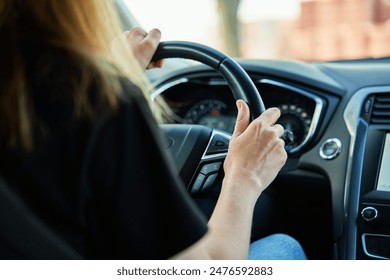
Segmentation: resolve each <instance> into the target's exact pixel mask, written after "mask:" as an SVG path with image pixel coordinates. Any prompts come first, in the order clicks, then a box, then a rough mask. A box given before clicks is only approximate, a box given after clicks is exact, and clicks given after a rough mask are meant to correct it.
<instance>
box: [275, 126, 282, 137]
mask: <svg viewBox="0 0 390 280" xmlns="http://www.w3.org/2000/svg"><path fill="white" fill-rule="evenodd" d="M273 128H274V129H275V130H276V134H277V135H278V137H282V135H283V133H284V128H283V126H281V125H280V124H275V125H274V126H273Z"/></svg>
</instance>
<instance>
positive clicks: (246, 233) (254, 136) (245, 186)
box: [174, 100, 287, 259]
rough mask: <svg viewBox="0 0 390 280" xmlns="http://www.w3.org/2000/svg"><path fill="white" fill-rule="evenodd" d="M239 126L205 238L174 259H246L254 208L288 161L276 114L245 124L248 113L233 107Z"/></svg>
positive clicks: (240, 104) (273, 111) (239, 103)
mask: <svg viewBox="0 0 390 280" xmlns="http://www.w3.org/2000/svg"><path fill="white" fill-rule="evenodd" d="M237 107H238V109H239V111H238V117H237V123H236V127H235V130H234V133H233V135H232V139H231V141H230V144H229V152H228V155H227V157H226V160H225V163H224V170H225V178H224V180H223V184H222V191H221V194H220V197H219V199H218V202H217V205H216V207H215V209H214V212H213V214H212V216H211V218H210V221H209V223H208V225H209V231H208V233H207V234H206V235H205V236H204V237H203V238H202V239H200V240H199V241H198V242H196V243H195V244H193V245H192V246H190V247H189V248H187V249H186V250H184V251H183V252H181V253H179V254H177V255H176V256H174V258H175V259H246V258H247V257H248V248H249V242H250V230H251V226H252V217H253V210H254V206H255V203H256V201H257V199H258V197H259V196H260V194H261V193H262V191H263V190H264V189H266V188H267V187H268V185H269V184H270V183H271V182H272V181H273V180H274V179H275V177H276V175H277V173H278V172H279V171H280V169H281V168H282V166H283V165H284V163H285V162H286V159H287V154H286V152H285V150H284V142H283V140H282V139H280V137H281V135H282V134H283V131H284V129H283V127H282V126H280V125H278V124H275V122H276V121H277V119H278V118H279V117H280V111H279V110H278V109H276V108H271V109H268V110H267V111H265V112H264V113H263V114H262V115H261V116H260V117H259V118H257V119H256V120H254V121H253V122H252V123H250V124H249V108H248V106H247V105H246V103H245V102H244V101H242V100H239V101H237Z"/></svg>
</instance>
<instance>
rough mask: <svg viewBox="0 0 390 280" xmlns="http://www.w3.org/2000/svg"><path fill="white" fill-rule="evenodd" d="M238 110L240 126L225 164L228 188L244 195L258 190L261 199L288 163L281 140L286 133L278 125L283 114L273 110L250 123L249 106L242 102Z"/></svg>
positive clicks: (239, 101)
mask: <svg viewBox="0 0 390 280" xmlns="http://www.w3.org/2000/svg"><path fill="white" fill-rule="evenodd" d="M237 108H238V116H237V122H236V126H235V129H234V132H233V135H232V138H231V140H230V144H229V152H228V155H227V157H226V160H225V163H224V170H225V174H226V175H225V179H226V180H228V181H229V182H230V184H228V185H231V186H237V187H239V188H242V190H243V191H248V190H251V189H254V191H255V192H256V193H257V194H258V195H260V194H261V192H262V191H263V190H264V189H266V188H267V187H268V185H269V184H270V183H271V182H272V181H273V180H274V179H275V177H276V175H277V174H278V172H279V171H280V169H281V168H282V167H283V165H284V164H285V162H286V160H287V153H286V151H285V149H284V141H283V140H282V139H281V138H280V137H281V136H282V134H283V132H284V129H283V127H282V126H281V125H279V124H275V123H276V121H277V120H278V119H279V117H280V111H279V109H277V108H270V109H268V110H266V111H265V112H264V113H263V114H261V116H260V117H258V118H257V119H255V120H254V121H252V122H251V123H249V120H250V111H249V108H248V105H247V104H246V103H245V102H244V101H242V100H238V101H237Z"/></svg>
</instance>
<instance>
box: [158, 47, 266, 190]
mask: <svg viewBox="0 0 390 280" xmlns="http://www.w3.org/2000/svg"><path fill="white" fill-rule="evenodd" d="M165 58H185V59H191V60H195V61H198V62H201V63H203V64H206V65H208V66H210V67H211V68H213V69H214V70H215V71H217V72H219V73H220V74H221V75H222V76H223V78H224V79H225V80H226V82H227V83H228V85H229V87H230V89H231V91H232V93H233V96H234V98H235V99H236V100H237V99H243V100H244V101H245V102H247V104H248V105H249V108H250V112H251V117H252V119H254V118H256V117H258V116H260V114H261V113H262V112H264V111H265V107H264V103H263V100H262V99H261V96H260V94H259V92H258V90H257V88H256V86H255V85H254V83H253V81H252V80H251V78H250V77H249V75H248V74H247V73H246V72H245V70H244V69H243V68H242V67H241V66H240V65H239V64H238V63H237V62H236V61H234V60H233V59H232V58H230V57H229V56H227V55H225V54H223V53H221V52H219V51H217V50H215V49H212V48H210V47H208V46H205V45H201V44H198V43H193V42H181V41H168V42H161V43H160V45H159V47H158V49H157V51H156V53H155V55H154V57H153V59H152V60H153V61H156V60H160V59H165ZM161 128H162V130H163V132H165V134H166V136H167V139H168V141H167V143H168V144H167V148H168V150H169V151H170V152H171V154H172V155H173V158H174V160H175V161H176V165H177V167H178V169H179V175H180V177H181V178H182V180H183V181H184V183H185V184H186V185H187V188H188V190H189V191H190V192H191V193H199V192H202V191H205V190H207V189H209V188H211V187H212V186H213V184H214V182H215V179H216V178H217V177H218V174H219V173H220V170H221V169H222V162H223V160H224V159H225V157H226V154H227V150H228V145H229V140H230V135H228V134H227V133H224V132H221V131H218V130H213V129H211V128H208V127H205V126H200V125H183V124H176V125H175V124H169V125H162V126H161Z"/></svg>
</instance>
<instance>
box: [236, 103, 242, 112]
mask: <svg viewBox="0 0 390 280" xmlns="http://www.w3.org/2000/svg"><path fill="white" fill-rule="evenodd" d="M236 105H237V109H238V111H240V110H241V108H242V104H241V102H239V101H237V102H236Z"/></svg>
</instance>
